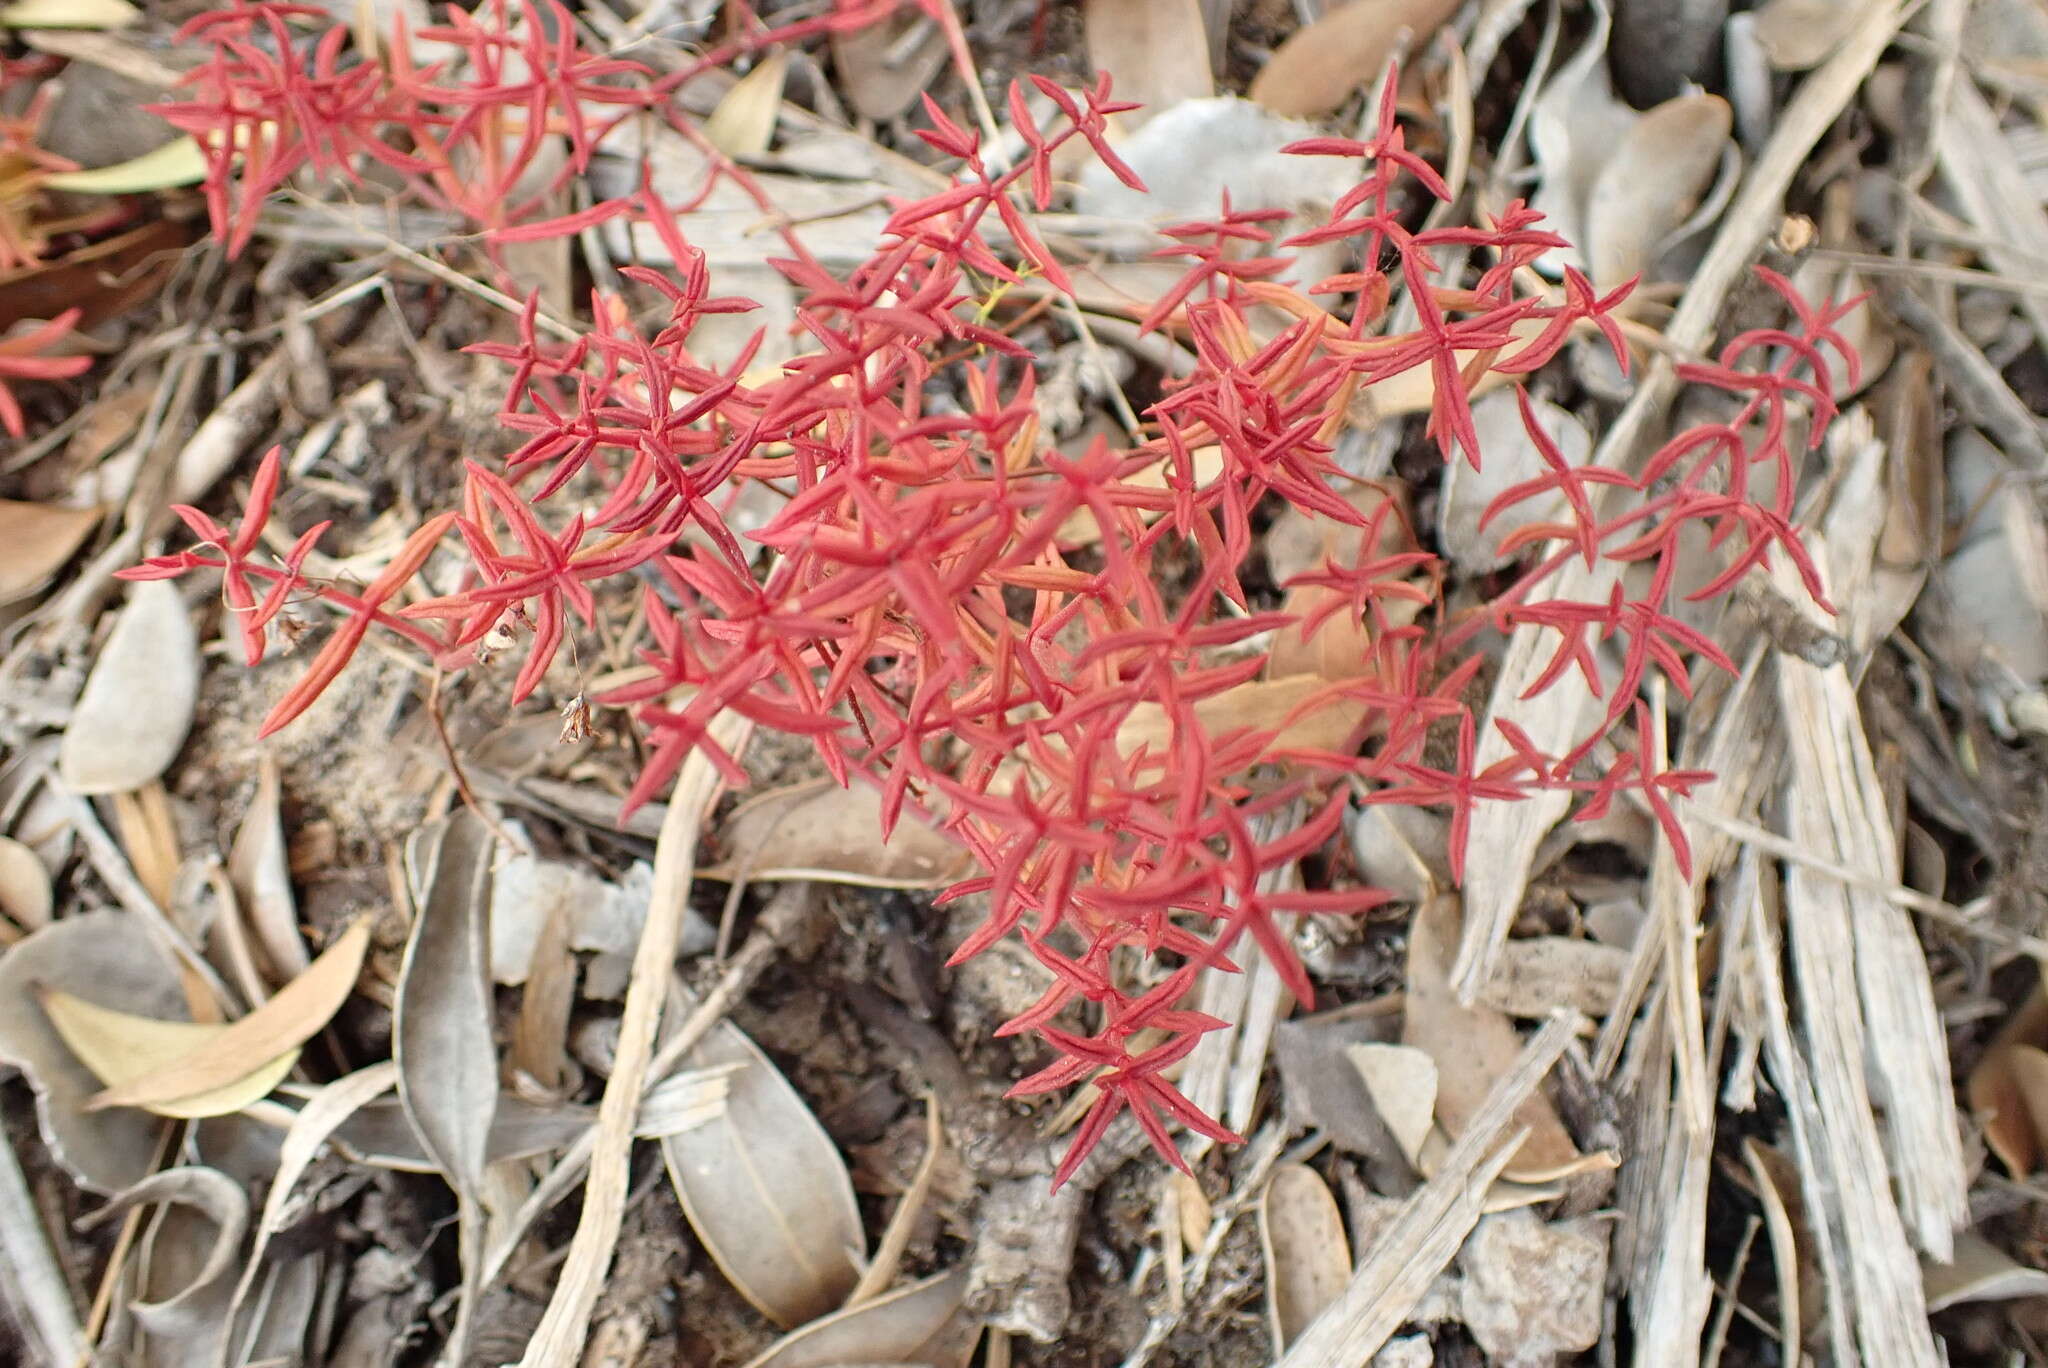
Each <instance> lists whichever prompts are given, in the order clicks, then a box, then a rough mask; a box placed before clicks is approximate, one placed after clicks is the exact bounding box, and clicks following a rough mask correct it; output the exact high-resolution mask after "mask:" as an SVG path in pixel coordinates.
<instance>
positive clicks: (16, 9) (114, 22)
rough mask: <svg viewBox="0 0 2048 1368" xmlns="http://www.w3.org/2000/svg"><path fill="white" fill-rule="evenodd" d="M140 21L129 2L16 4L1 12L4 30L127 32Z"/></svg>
mask: <svg viewBox="0 0 2048 1368" xmlns="http://www.w3.org/2000/svg"><path fill="white" fill-rule="evenodd" d="M141 17H142V11H141V10H139V9H137V8H135V6H133V5H131V4H129V3H128V0H16V3H14V4H12V5H9V6H7V8H5V9H0V25H4V26H5V27H7V28H69V29H118V28H127V27H128V26H129V25H130V24H132V23H134V22H135V21H136V20H137V19H140V18H141Z"/></svg>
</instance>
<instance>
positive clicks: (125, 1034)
mask: <svg viewBox="0 0 2048 1368" xmlns="http://www.w3.org/2000/svg"><path fill="white" fill-rule="evenodd" d="M41 998H42V1004H43V1012H44V1013H45V1014H46V1015H47V1016H48V1017H49V1018H50V1025H51V1026H52V1027H53V1028H55V1030H56V1032H57V1035H58V1036H59V1038H61V1039H62V1040H63V1042H64V1045H65V1048H66V1049H68V1050H70V1051H71V1053H73V1054H74V1055H77V1056H78V1062H79V1063H81V1064H83V1065H85V1067H86V1068H88V1069H91V1070H92V1071H93V1074H94V1075H95V1076H96V1077H97V1078H98V1079H99V1080H100V1081H101V1082H102V1083H105V1084H107V1085H109V1086H117V1085H119V1084H122V1083H127V1082H131V1081H133V1080H136V1079H141V1078H146V1077H148V1076H149V1075H150V1074H153V1073H155V1072H156V1071H157V1070H159V1069H162V1068H164V1067H165V1066H166V1065H169V1064H172V1063H175V1062H176V1061H177V1060H179V1059H181V1058H183V1057H185V1056H186V1055H189V1054H192V1053H193V1052H195V1051H197V1050H201V1049H204V1048H205V1047H206V1046H208V1045H211V1044H212V1043H213V1042H214V1041H216V1040H218V1039H219V1038H220V1037H221V1035H222V1034H223V1033H224V1032H226V1031H228V1030H231V1029H232V1028H231V1027H229V1026H227V1025H225V1024H222V1023H220V1022H198V1021H165V1020H162V1019H160V1018H157V1017H145V1016H135V1015H132V1014H130V1013H128V1012H117V1011H115V1010H114V1009H113V1008H111V1007H102V1006H100V1004H98V1003H96V1002H89V1001H87V1000H86V999H84V998H82V997H77V996H75V995H73V994H71V993H67V992H64V991H63V990H62V989H58V988H45V989H43V991H42V994H41ZM298 1058H299V1049H298V1046H296V1045H294V1046H292V1047H291V1048H290V1049H287V1050H285V1051H283V1052H282V1053H280V1054H277V1055H275V1056H273V1057H271V1058H269V1059H266V1060H264V1061H262V1062H261V1063H259V1064H258V1065H257V1066H256V1067H255V1068H253V1069H251V1070H249V1071H248V1072H247V1073H245V1074H243V1075H242V1076H241V1077H239V1078H235V1079H231V1080H230V1081H228V1082H227V1083H225V1084H223V1085H222V1086H220V1087H217V1088H209V1089H206V1090H204V1091H201V1092H194V1093H191V1094H189V1095H186V1096H179V1097H174V1098H169V1099H167V1100H163V1101H158V1102H153V1103H150V1104H148V1105H147V1106H145V1108H144V1110H146V1111H152V1112H155V1113H156V1114H157V1115H159V1116H176V1117H198V1116H225V1115H227V1114H228V1113H230V1112H238V1111H240V1110H241V1109H242V1108H244V1107H246V1106H248V1105H249V1104H250V1103H251V1102H254V1101H255V1100H256V1099H258V1098H259V1097H265V1096H268V1095H269V1093H270V1091H271V1089H273V1088H275V1087H276V1086H277V1085H278V1084H279V1083H281V1082H283V1081H284V1077H285V1075H286V1074H288V1073H290V1072H291V1070H292V1065H293V1064H295V1063H297V1062H298Z"/></svg>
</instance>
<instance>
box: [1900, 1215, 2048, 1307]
mask: <svg viewBox="0 0 2048 1368" xmlns="http://www.w3.org/2000/svg"><path fill="white" fill-rule="evenodd" d="M1955 1254H1956V1256H1955V1260H1954V1262H1952V1263H1936V1262H1935V1261H1934V1260H1932V1259H1923V1260H1922V1261H1921V1264H1920V1277H1921V1282H1922V1285H1923V1286H1925V1287H1926V1289H1927V1310H1928V1311H1929V1312H1930V1313H1932V1312H1935V1311H1946V1310H1947V1309H1948V1308H1949V1307H1951V1306H1957V1305H1960V1304H1961V1303H1963V1302H1974V1301H2010V1300H2012V1299H2013V1298H2015V1297H2042V1296H2048V1273H2044V1272H2042V1271H2041V1270H2040V1269H2038V1268H2029V1267H2027V1266H2026V1265H2025V1264H2023V1263H2021V1262H2019V1260H2017V1259H2015V1258H2013V1257H2012V1256H2011V1255H2010V1254H2007V1253H2006V1252H2005V1251H2004V1250H2002V1249H2000V1248H1999V1247H1998V1246H1997V1245H1994V1244H1992V1243H1991V1241H1989V1240H1987V1239H1985V1238H1984V1237H1983V1236H1982V1235H1979V1234H1977V1233H1975V1232H1974V1231H1968V1230H1963V1231H1958V1232H1957V1233H1956V1250H1955Z"/></svg>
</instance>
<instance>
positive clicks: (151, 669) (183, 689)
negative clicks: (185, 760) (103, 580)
mask: <svg viewBox="0 0 2048 1368" xmlns="http://www.w3.org/2000/svg"><path fill="white" fill-rule="evenodd" d="M198 702H199V639H198V637H197V636H196V635H195V634H194V632H193V630H192V618H191V616H190V615H189V614H188V613H186V611H185V602H184V600H183V599H181V598H180V597H179V596H178V589H177V586H176V585H174V584H172V583H171V582H170V581H169V580H149V581H145V582H143V583H141V584H137V585H135V586H133V587H132V588H131V589H130V590H129V594H128V602H127V605H126V606H125V607H123V608H122V609H121V611H120V612H119V613H118V614H117V615H116V616H115V618H114V630H113V631H111V632H109V633H108V634H107V642H106V645H105V646H103V647H101V649H100V655H99V659H98V660H97V661H95V662H94V663H93V667H92V673H91V674H89V675H87V676H86V680H85V692H84V693H82V694H81V695H79V699H78V706H77V707H75V708H74V709H72V712H71V721H70V722H69V724H68V725H66V727H65V728H64V742H63V746H62V748H61V749H60V750H59V752H58V756H57V767H58V772H59V773H60V774H61V775H62V776H63V778H64V783H65V784H66V786H68V787H69V788H70V789H71V791H72V792H74V793H81V794H98V793H121V792H124V791H126V790H129V789H138V788H141V787H142V786H143V785H144V784H146V783H148V782H149V781H150V780H152V779H155V778H156V777H158V776H159V775H161V774H162V773H163V772H164V771H165V770H167V769H169V768H170V766H171V761H172V760H174V759H176V758H177V755H178V749H179V748H180V747H181V746H183V745H184V744H185V733H186V732H187V731H188V730H190V729H191V726H192V713H193V709H194V708H195V707H197V705H198Z"/></svg>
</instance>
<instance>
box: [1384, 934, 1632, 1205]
mask: <svg viewBox="0 0 2048 1368" xmlns="http://www.w3.org/2000/svg"><path fill="white" fill-rule="evenodd" d="M1462 920H1463V918H1462V916H1461V913H1460V910H1459V902H1458V899H1457V897H1456V896H1455V895H1451V894H1444V895H1441V896H1438V897H1435V898H1431V899H1430V900H1429V901H1428V902H1426V903H1424V904H1423V905H1422V906H1421V907H1420V908H1418V909H1417V910H1416V913H1415V922H1414V925H1413V926H1412V927H1411V928H1410V931H1409V939H1408V996H1407V1012H1406V1014H1405V1016H1404V1017H1403V1019H1402V1023H1401V1041H1402V1043H1403V1044H1406V1045H1413V1046H1415V1047H1416V1048H1418V1049H1421V1050H1424V1051H1426V1052H1427V1053H1428V1054H1429V1056H1430V1058H1432V1059H1434V1060H1435V1061H1436V1067H1437V1104H1436V1106H1437V1119H1438V1121H1439V1122H1440V1123H1441V1124H1442V1125H1443V1128H1444V1130H1445V1131H1446V1132H1447V1133H1448V1134H1449V1135H1450V1136H1451V1138H1453V1139H1456V1138H1457V1137H1458V1136H1459V1135H1462V1134H1463V1133H1464V1130H1465V1127H1466V1125H1467V1123H1468V1122H1469V1121H1470V1119H1471V1117H1472V1116H1473V1115H1474V1113H1475V1112H1476V1111H1477V1109H1478V1107H1479V1106H1480V1104H1481V1103H1482V1102H1483V1101H1484V1100H1485V1097H1486V1094H1487V1093H1488V1092H1489V1091H1490V1090H1491V1089H1492V1087H1493V1085H1494V1083H1495V1081H1496V1080H1497V1079H1499V1078H1500V1076H1501V1075H1502V1074H1503V1073H1505V1072H1506V1071H1507V1070H1508V1068H1510V1067H1511V1066H1512V1065H1513V1063H1514V1061H1515V1059H1516V1057H1517V1056H1518V1055H1519V1054H1520V1053H1521V1049H1522V1041H1521V1037H1520V1035H1519V1034H1517V1032H1516V1031H1515V1028H1514V1025H1513V1023H1511V1022H1510V1021H1509V1020H1508V1018H1507V1017H1506V1016H1505V1015H1503V1014H1502V1013H1500V1012H1499V1011H1496V1010H1495V1009H1493V1008H1491V1007H1487V1006H1485V1005H1483V1004H1478V1003H1475V1004H1473V1005H1471V1006H1469V1007H1468V1006H1466V1005H1465V1004H1463V1003H1461V1002H1459V1001H1458V998H1457V994H1456V993H1455V991H1453V989H1452V987H1451V982H1450V969H1451V961H1452V958H1453V957H1454V956H1455V955H1456V953H1457V948H1458V930H1459V924H1460V922H1461V921H1462ZM1512 1125H1513V1126H1516V1127H1525V1128H1527V1130H1528V1132H1529V1135H1528V1138H1527V1139H1526V1140H1524V1141H1523V1142H1522V1147H1521V1149H1520V1150H1518V1151H1516V1154H1515V1157H1514V1158H1513V1159H1512V1160H1510V1161H1509V1163H1508V1165H1507V1167H1506V1168H1505V1169H1504V1170H1503V1171H1502V1176H1503V1177H1506V1178H1510V1179H1513V1180H1515V1181H1518V1182H1528V1183H1540V1182H1543V1181H1545V1180H1546V1179H1551V1178H1563V1177H1567V1176H1569V1175H1571V1174H1573V1173H1578V1172H1581V1171H1583V1170H1585V1169H1587V1168H1591V1167H1612V1166H1613V1163H1614V1158H1613V1156H1612V1155H1608V1154H1605V1153H1601V1154H1594V1155H1582V1154H1580V1153H1579V1149H1578V1146H1577V1145H1575V1144H1573V1143H1572V1138H1571V1135H1570V1133H1569V1132H1567V1131H1566V1130H1565V1128H1564V1123H1563V1122H1562V1121H1560V1120H1559V1119H1558V1115H1557V1109H1556V1108H1555V1107H1553V1106H1552V1105H1551V1104H1550V1099H1549V1098H1547V1097H1546V1096H1544V1094H1543V1093H1542V1092H1541V1091H1537V1092H1533V1093H1531V1094H1530V1095H1529V1097H1528V1099H1527V1100H1526V1101H1524V1102H1523V1103H1522V1105H1521V1106H1520V1107H1518V1108H1516V1109H1515V1114H1514V1119H1513V1122H1512Z"/></svg>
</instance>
